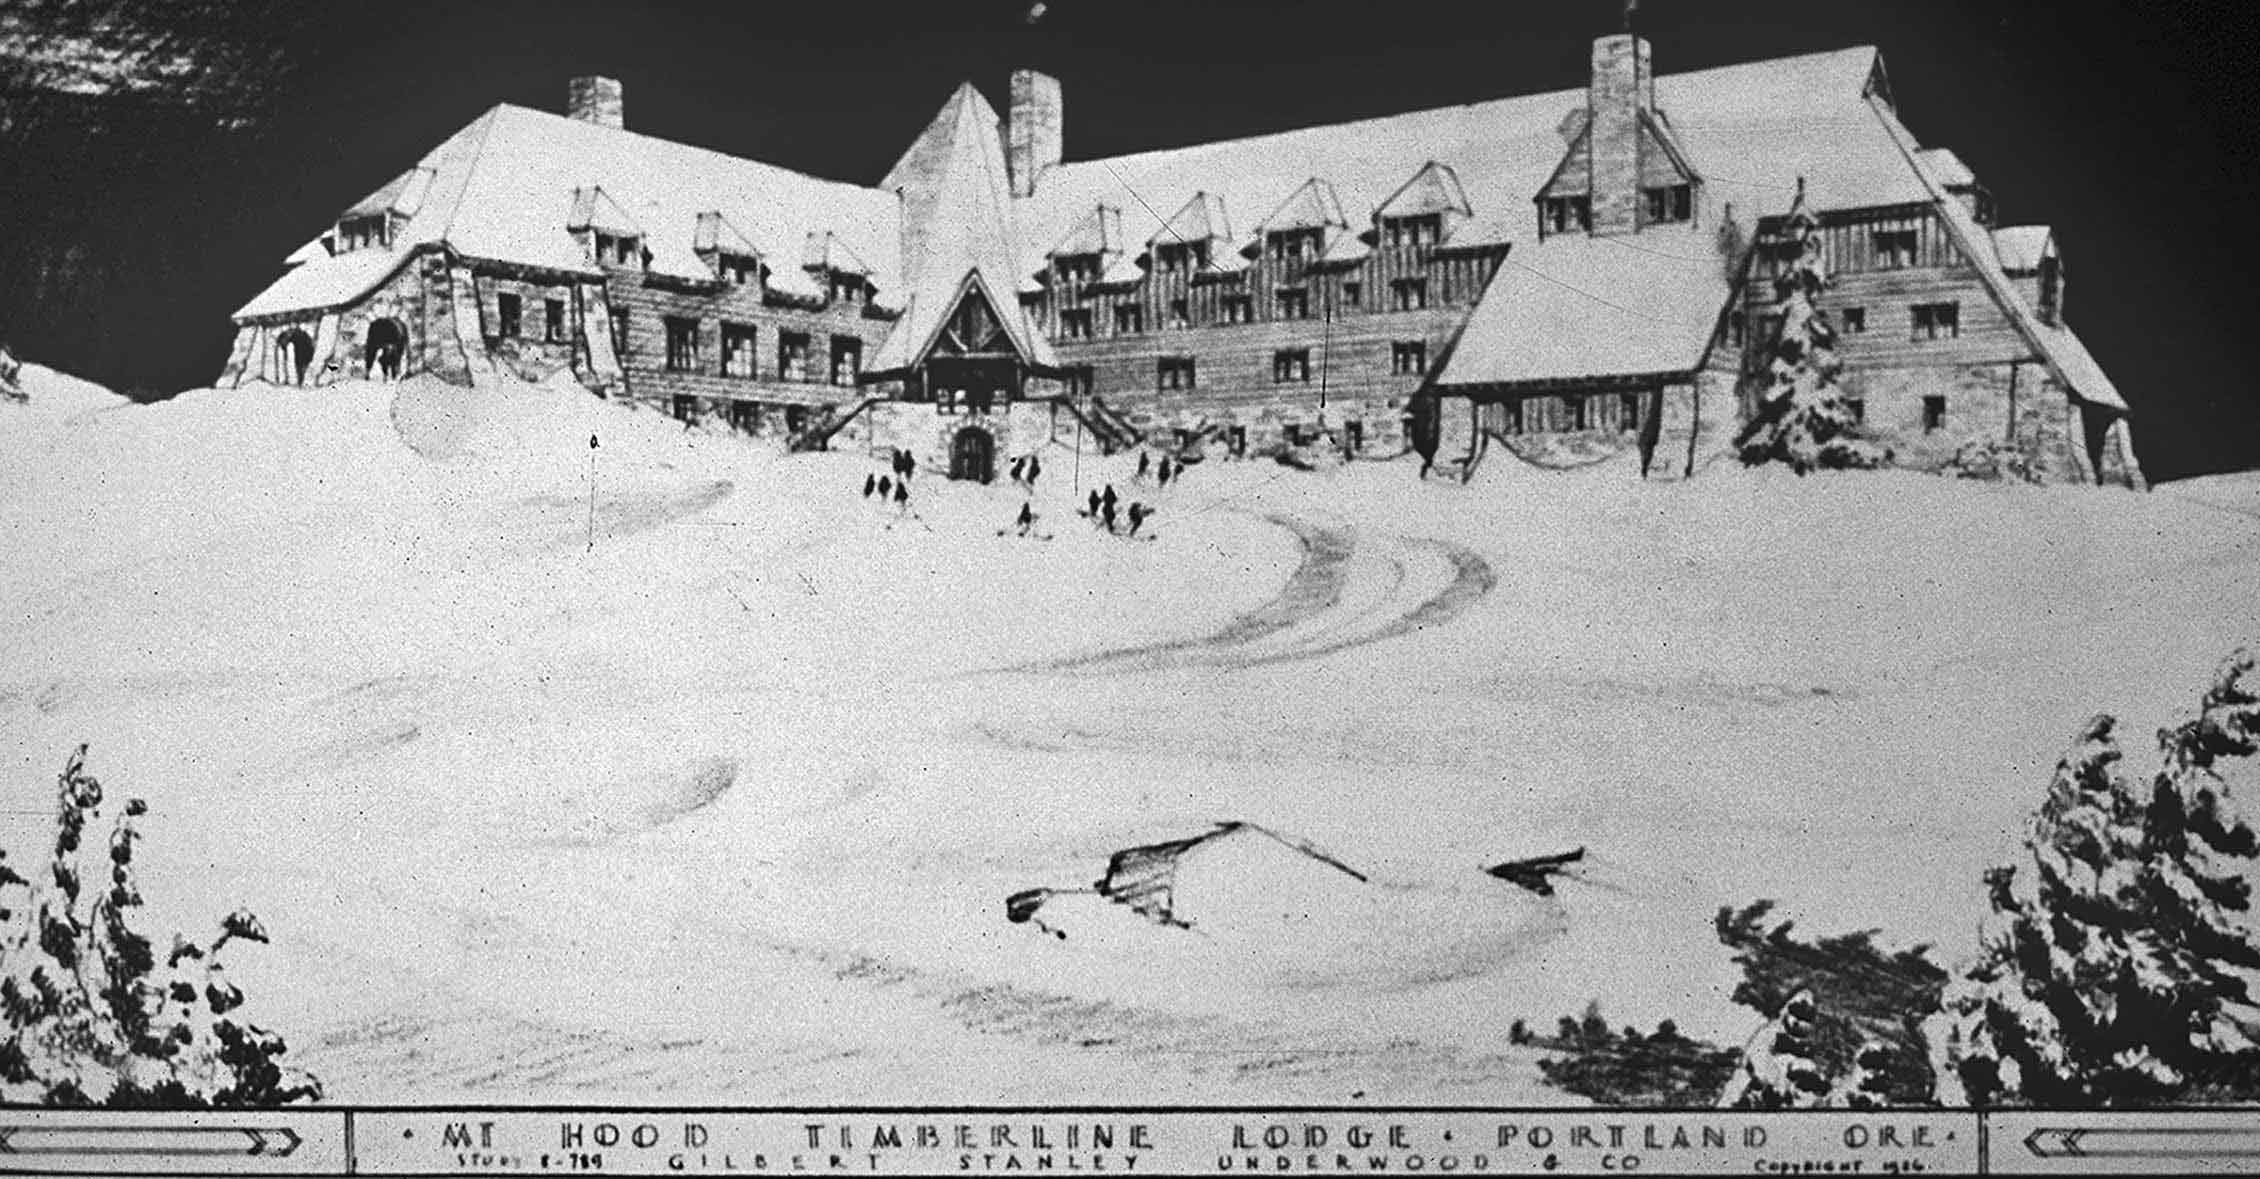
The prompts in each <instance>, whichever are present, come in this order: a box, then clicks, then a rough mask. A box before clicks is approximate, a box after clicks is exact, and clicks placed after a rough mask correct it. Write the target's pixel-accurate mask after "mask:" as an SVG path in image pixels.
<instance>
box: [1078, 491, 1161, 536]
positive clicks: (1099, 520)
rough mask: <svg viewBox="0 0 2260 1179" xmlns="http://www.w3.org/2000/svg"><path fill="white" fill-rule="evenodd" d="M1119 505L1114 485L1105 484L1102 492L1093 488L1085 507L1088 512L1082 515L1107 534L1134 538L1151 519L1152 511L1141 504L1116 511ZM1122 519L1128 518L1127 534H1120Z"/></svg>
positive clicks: (1119, 499) (1119, 500) (1119, 498)
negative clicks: (1128, 528) (1128, 527)
mask: <svg viewBox="0 0 2260 1179" xmlns="http://www.w3.org/2000/svg"><path fill="white" fill-rule="evenodd" d="M1121 503H1122V501H1121V497H1119V496H1117V495H1116V494H1115V492H1114V484H1112V483H1109V484H1107V485H1106V490H1105V491H1104V492H1101V491H1099V490H1098V489H1096V488H1093V489H1092V491H1091V498H1090V500H1089V501H1088V505H1087V506H1088V510H1087V511H1085V512H1084V513H1083V515H1084V516H1085V517H1086V518H1088V519H1089V520H1090V521H1091V523H1093V524H1095V525H1097V526H1098V527H1101V528H1104V529H1106V530H1107V532H1108V533H1109V534H1120V535H1125V536H1131V537H1135V536H1137V535H1138V531H1139V530H1140V529H1142V528H1144V527H1145V526H1146V521H1148V520H1150V519H1152V518H1153V514H1154V509H1152V508H1149V507H1147V506H1146V505H1144V504H1142V503H1133V504H1131V505H1130V506H1129V508H1128V509H1127V510H1118V509H1120V508H1121ZM1124 518H1128V520H1129V521H1130V530H1129V531H1128V532H1127V533H1125V532H1122V529H1121V523H1120V522H1121V521H1122V520H1123V519H1124Z"/></svg>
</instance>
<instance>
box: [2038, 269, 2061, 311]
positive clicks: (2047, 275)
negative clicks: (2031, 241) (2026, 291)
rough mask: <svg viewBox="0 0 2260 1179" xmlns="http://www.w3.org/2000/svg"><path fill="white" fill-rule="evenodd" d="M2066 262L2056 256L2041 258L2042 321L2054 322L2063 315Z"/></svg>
mask: <svg viewBox="0 0 2260 1179" xmlns="http://www.w3.org/2000/svg"><path fill="white" fill-rule="evenodd" d="M2063 300H2064V264H2063V263H2062V262H2061V261H2059V260H2057V259H2055V258H2052V257H2051V258H2042V259H2041V260H2040V321H2041V322H2042V323H2046V324H2054V323H2055V322H2056V320H2057V319H2058V318H2059V317H2061V316H2062V315H2063Z"/></svg>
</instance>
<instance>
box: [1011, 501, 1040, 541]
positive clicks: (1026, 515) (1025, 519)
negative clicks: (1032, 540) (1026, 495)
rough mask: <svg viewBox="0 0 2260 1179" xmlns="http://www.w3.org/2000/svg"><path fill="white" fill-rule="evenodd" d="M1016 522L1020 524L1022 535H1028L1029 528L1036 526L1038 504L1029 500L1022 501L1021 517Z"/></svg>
mask: <svg viewBox="0 0 2260 1179" xmlns="http://www.w3.org/2000/svg"><path fill="white" fill-rule="evenodd" d="M1014 523H1015V524H1017V525H1018V527H1019V529H1020V535H1022V536H1026V535H1028V532H1029V530H1030V529H1033V528H1034V527H1035V526H1036V505H1035V504H1033V503H1030V502H1028V501H1027V500H1022V501H1021V502H1020V518H1019V519H1018V520H1016V521H1015V522H1014Z"/></svg>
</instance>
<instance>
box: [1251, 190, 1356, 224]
mask: <svg viewBox="0 0 2260 1179" xmlns="http://www.w3.org/2000/svg"><path fill="white" fill-rule="evenodd" d="M1349 223H1350V222H1349V220H1348V219H1347V218H1345V217H1344V216H1343V215H1342V201H1341V198H1339V197H1337V196H1335V195H1334V186H1333V185H1331V184H1328V183H1327V182H1325V181H1323V180H1320V179H1319V178H1318V177H1316V176H1313V177H1311V178H1310V179H1308V180H1305V181H1303V186H1302V187H1301V188H1298V189H1296V190H1295V191H1293V192H1291V193H1289V194H1287V199H1286V200H1284V201H1281V202H1279V207H1278V208H1276V209H1273V210H1272V211H1271V216H1269V217H1266V218H1264V219H1263V223H1262V224H1260V225H1258V226H1256V235H1257V236H1258V237H1259V238H1260V237H1261V236H1262V235H1264V234H1267V233H1278V232H1279V231H1281V230H1291V229H1325V228H1328V227H1330V226H1340V225H1348V224H1349Z"/></svg>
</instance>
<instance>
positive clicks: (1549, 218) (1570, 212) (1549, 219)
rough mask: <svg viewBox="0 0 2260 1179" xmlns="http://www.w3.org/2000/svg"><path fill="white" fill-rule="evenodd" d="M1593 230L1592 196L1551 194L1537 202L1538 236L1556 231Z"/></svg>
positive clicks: (1548, 234)
mask: <svg viewBox="0 0 2260 1179" xmlns="http://www.w3.org/2000/svg"><path fill="white" fill-rule="evenodd" d="M1592 230H1593V198H1592V197H1589V196H1585V195H1582V194H1580V195H1577V196H1553V197H1547V198H1546V199H1544V200H1542V201H1540V202H1538V236H1540V237H1547V236H1550V235H1552V234H1557V233H1590V232H1592Z"/></svg>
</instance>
